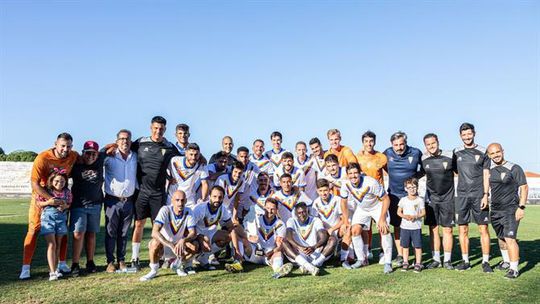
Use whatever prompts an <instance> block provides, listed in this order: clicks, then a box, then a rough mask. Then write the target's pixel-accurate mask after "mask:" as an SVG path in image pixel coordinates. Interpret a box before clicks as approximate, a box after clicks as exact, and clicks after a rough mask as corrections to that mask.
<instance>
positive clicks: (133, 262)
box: [131, 259, 141, 271]
mask: <svg viewBox="0 0 540 304" xmlns="http://www.w3.org/2000/svg"><path fill="white" fill-rule="evenodd" d="M131 268H133V269H136V270H137V271H140V270H141V264H140V263H139V259H136V260H131Z"/></svg>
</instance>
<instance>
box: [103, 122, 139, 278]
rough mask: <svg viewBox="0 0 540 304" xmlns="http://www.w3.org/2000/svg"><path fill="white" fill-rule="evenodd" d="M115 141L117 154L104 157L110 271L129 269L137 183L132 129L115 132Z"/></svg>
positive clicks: (106, 245)
mask: <svg viewBox="0 0 540 304" xmlns="http://www.w3.org/2000/svg"><path fill="white" fill-rule="evenodd" d="M116 144H117V145H118V149H117V151H116V153H115V154H114V156H107V157H106V158H105V161H104V174H105V200H104V203H105V228H106V234H105V252H106V255H107V272H115V271H116V269H117V268H119V269H120V270H122V271H125V270H126V269H127V267H126V263H125V257H126V245H127V234H128V230H129V227H130V226H131V222H132V221H133V203H134V201H135V191H136V190H137V187H138V185H137V154H136V153H135V152H132V151H131V132H130V131H129V130H126V129H122V130H120V131H119V132H118V133H117V134H116ZM115 249H116V257H115V255H114V253H115ZM115 262H118V265H115Z"/></svg>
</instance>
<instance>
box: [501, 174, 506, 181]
mask: <svg viewBox="0 0 540 304" xmlns="http://www.w3.org/2000/svg"><path fill="white" fill-rule="evenodd" d="M505 176H506V173H504V172H503V173H501V180H504V177H505Z"/></svg>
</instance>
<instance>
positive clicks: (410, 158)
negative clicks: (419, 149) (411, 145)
mask: <svg viewBox="0 0 540 304" xmlns="http://www.w3.org/2000/svg"><path fill="white" fill-rule="evenodd" d="M412 161H413V157H412V156H409V164H412Z"/></svg>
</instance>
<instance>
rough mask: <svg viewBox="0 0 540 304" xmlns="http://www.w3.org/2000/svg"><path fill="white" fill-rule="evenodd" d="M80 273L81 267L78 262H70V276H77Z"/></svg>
mask: <svg viewBox="0 0 540 304" xmlns="http://www.w3.org/2000/svg"><path fill="white" fill-rule="evenodd" d="M80 273H81V267H80V266H79V263H73V264H71V276H73V277H78V276H79V274H80Z"/></svg>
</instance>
